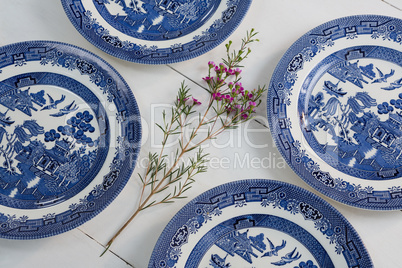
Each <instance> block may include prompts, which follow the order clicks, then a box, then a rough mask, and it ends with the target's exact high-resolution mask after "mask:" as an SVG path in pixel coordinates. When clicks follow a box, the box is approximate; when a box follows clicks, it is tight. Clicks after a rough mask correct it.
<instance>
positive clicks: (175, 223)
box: [148, 178, 373, 268]
mask: <svg viewBox="0 0 402 268" xmlns="http://www.w3.org/2000/svg"><path fill="white" fill-rule="evenodd" d="M258 184H264V185H270V186H272V185H274V186H278V188H280V187H286V188H287V189H290V190H291V191H297V192H298V193H300V194H301V196H307V197H308V199H309V201H310V202H314V204H315V205H318V204H319V205H320V206H321V207H325V209H326V212H327V214H330V217H331V218H335V217H336V218H337V219H338V220H339V221H340V222H342V223H343V224H344V225H345V226H347V227H348V232H347V233H348V234H353V235H354V242H355V245H356V244H358V245H359V246H358V248H359V249H361V250H363V251H364V252H360V253H361V255H362V256H364V257H365V258H367V259H366V261H367V262H368V264H370V265H371V266H370V267H372V266H373V263H372V259H371V257H370V255H369V252H368V251H367V249H366V247H365V245H364V242H363V240H362V239H361V237H360V235H359V234H358V233H357V231H356V230H355V228H354V227H353V226H352V225H351V224H350V222H349V221H348V220H347V219H346V217H345V216H343V215H342V214H341V213H340V212H339V211H338V210H337V209H336V208H335V207H334V206H332V205H331V204H330V203H329V202H328V201H326V200H324V199H323V198H322V197H320V196H318V195H317V194H315V193H313V192H310V191H309V190H307V189H305V188H302V187H300V186H297V185H294V184H291V183H288V182H284V181H279V180H273V179H263V178H257V179H255V178H254V179H241V180H237V181H231V182H228V183H224V184H220V185H218V186H215V187H213V188H210V189H208V190H206V191H204V192H203V193H201V194H199V195H197V196H196V197H195V198H193V199H192V200H190V201H189V202H187V203H186V204H185V205H184V206H182V207H181V208H180V209H179V210H178V211H177V212H176V213H175V215H174V216H173V217H172V218H171V219H170V220H169V222H168V223H167V224H166V225H165V227H164V228H163V231H162V232H161V234H160V236H159V237H158V239H157V242H156V243H155V245H154V248H153V251H152V254H151V257H150V260H149V262H148V268H155V267H157V266H155V263H156V261H158V260H159V261H160V259H157V257H158V254H159V255H162V254H166V252H164V253H158V252H159V251H160V248H163V249H164V250H165V249H166V244H169V243H170V241H171V238H172V237H173V236H174V235H175V233H176V231H177V230H178V229H177V228H174V227H180V226H183V225H185V224H186V221H187V220H189V219H191V217H190V216H189V215H186V212H187V211H188V210H189V209H190V208H191V207H194V206H195V205H196V202H197V200H199V201H202V200H207V199H208V197H213V196H214V194H217V193H222V192H225V189H226V188H232V187H233V188H234V187H236V186H244V187H246V186H247V187H248V189H250V188H251V187H253V186H255V187H256V185H258ZM267 187H268V186H267ZM231 192H233V194H235V191H234V190H232V191H231ZM299 201H300V200H299ZM308 204H310V203H308ZM223 209H224V208H222V210H223ZM182 214H184V215H185V216H183V215H182ZM249 214H250V213H249ZM251 214H253V213H251ZM260 214H261V213H260ZM194 215H195V213H192V216H194ZM241 215H243V214H241V213H240V214H239V215H237V214H236V215H234V216H233V217H238V216H241ZM266 215H270V214H269V213H266ZM292 215H293V214H292ZM181 218H182V219H181ZM218 221H219V219H218ZM219 222H220V221H219ZM296 224H297V222H296ZM172 227H173V228H172ZM212 228H213V227H212ZM362 258H363V257H362ZM158 267H159V266H158ZM166 267H167V266H166ZM175 267H176V266H175Z"/></svg>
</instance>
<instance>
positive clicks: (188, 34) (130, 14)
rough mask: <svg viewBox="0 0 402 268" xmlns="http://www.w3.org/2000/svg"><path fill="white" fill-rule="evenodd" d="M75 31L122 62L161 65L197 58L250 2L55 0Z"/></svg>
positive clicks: (232, 25) (231, 28)
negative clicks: (60, 3) (59, 0)
mask: <svg viewBox="0 0 402 268" xmlns="http://www.w3.org/2000/svg"><path fill="white" fill-rule="evenodd" d="M61 2H62V4H63V7H64V10H65V12H66V14H67V16H68V17H69V19H70V20H71V22H72V23H73V25H74V26H75V27H76V29H77V30H78V31H79V32H80V33H81V34H82V35H83V36H84V37H85V38H86V39H87V40H88V41H90V42H91V43H92V44H93V45H95V46H97V47H98V48H99V49H102V50H103V51H105V52H107V53H109V54H111V55H113V56H115V57H118V58H120V59H123V60H127V61H133V62H137V63H145V64H166V63H174V62H179V61H184V60H187V59H191V58H194V57H196V56H199V55H201V54H203V53H205V52H207V51H209V50H211V49H212V48H214V47H215V46H217V45H218V44H220V43H221V42H223V41H224V40H225V39H226V38H227V37H228V36H229V35H230V34H231V33H232V32H233V31H234V29H235V28H236V27H237V26H238V25H239V24H240V22H241V21H242V19H243V17H244V16H245V14H246V13H247V10H248V8H249V6H250V4H251V0H227V1H226V0H195V1H189V0H117V1H115V0H61Z"/></svg>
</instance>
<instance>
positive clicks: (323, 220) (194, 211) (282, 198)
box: [148, 179, 373, 268]
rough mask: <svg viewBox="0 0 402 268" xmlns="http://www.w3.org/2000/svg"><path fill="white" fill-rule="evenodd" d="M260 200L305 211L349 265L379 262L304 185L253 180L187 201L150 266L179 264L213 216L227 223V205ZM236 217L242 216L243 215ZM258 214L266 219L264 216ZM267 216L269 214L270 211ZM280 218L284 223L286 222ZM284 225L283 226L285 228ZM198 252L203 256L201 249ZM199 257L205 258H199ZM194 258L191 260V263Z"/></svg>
mask: <svg viewBox="0 0 402 268" xmlns="http://www.w3.org/2000/svg"><path fill="white" fill-rule="evenodd" d="M256 202H257V203H259V204H260V205H261V207H262V208H267V209H279V210H284V211H287V212H288V213H289V214H290V215H296V214H301V215H303V217H304V220H306V221H313V222H314V225H315V228H316V229H317V230H319V231H320V232H321V233H322V235H323V237H325V238H327V239H329V240H330V241H331V243H333V244H335V249H336V254H342V255H343V257H344V258H345V261H346V263H348V266H349V267H372V266H373V265H372V263H371V259H370V257H369V255H368V253H367V251H366V249H365V247H364V245H363V243H362V241H361V240H360V238H359V236H358V234H357V233H356V231H355V230H354V229H353V227H352V226H351V225H350V223H349V222H348V221H347V220H346V219H345V218H344V217H343V216H342V215H341V214H340V213H339V212H338V211H337V210H336V209H335V208H333V207H332V206H331V205H330V204H329V203H327V202H326V201H324V200H323V199H321V198H320V197H318V196H316V195H315V194H313V193H311V192H308V191H306V190H304V189H302V188H300V187H298V186H294V185H291V184H288V183H284V182H279V181H272V180H262V179H253V180H243V181H236V182H231V183H227V184H223V185H220V186H218V187H215V188H213V189H211V190H208V191H206V192H204V193H203V194H201V195H199V196H197V197H196V198H194V199H193V200H192V201H190V202H189V203H188V204H187V205H185V206H184V207H183V208H182V209H181V210H180V211H179V212H178V213H177V214H176V215H175V216H174V217H173V218H172V220H171V221H170V222H169V223H168V224H167V226H166V227H165V229H164V230H163V232H162V234H161V236H160V237H159V239H158V241H157V243H156V245H155V248H154V251H153V253H152V256H151V259H150V262H149V265H148V267H149V268H151V267H152V268H156V267H158V268H160V267H166V268H167V267H176V263H177V261H178V259H180V257H181V247H182V246H183V245H185V244H187V242H188V239H189V237H190V236H191V235H192V234H195V233H196V232H197V231H198V230H199V229H200V228H202V227H203V225H204V224H206V223H207V222H209V221H213V220H215V221H217V222H218V223H219V224H221V223H220V222H221V220H219V216H220V215H222V213H224V209H225V208H227V207H234V208H236V207H244V206H247V204H248V203H256ZM233 216H234V217H237V216H242V214H240V215H233ZM255 216H256V217H260V218H261V217H263V218H264V216H263V215H255ZM266 216H267V217H269V213H267V214H266ZM243 218H244V217H243ZM233 219H234V218H232V220H233ZM229 221H231V220H229ZM277 222H281V223H282V221H277ZM209 224H211V223H209ZM295 224H296V225H297V223H295ZM282 227H283V226H282ZM282 227H280V226H278V228H279V229H280V228H282ZM245 228H246V227H245ZM207 235H208V234H207ZM209 235H210V234H209ZM220 237H221V236H219V237H217V238H220ZM202 240H204V239H202ZM302 240H303V239H302ZM204 242H205V241H204ZM196 247H197V248H198V251H201V252H205V251H206V250H207V248H209V246H208V245H204V246H202V245H199V244H197V246H196ZM193 250H194V249H193ZM193 253H194V254H196V255H198V254H199V252H198V253H196V252H193ZM315 254H317V253H315ZM325 255H326V253H323V255H322V256H325ZM197 258H198V259H199V256H198V257H197ZM192 261H193V260H188V262H187V264H188V263H189V262H192ZM320 261H321V262H322V263H319V267H326V266H325V264H327V263H328V262H326V261H328V260H327V259H326V258H321V259H320ZM322 265H324V266H322ZM186 267H187V266H186ZM189 267H194V266H193V265H190V266H189Z"/></svg>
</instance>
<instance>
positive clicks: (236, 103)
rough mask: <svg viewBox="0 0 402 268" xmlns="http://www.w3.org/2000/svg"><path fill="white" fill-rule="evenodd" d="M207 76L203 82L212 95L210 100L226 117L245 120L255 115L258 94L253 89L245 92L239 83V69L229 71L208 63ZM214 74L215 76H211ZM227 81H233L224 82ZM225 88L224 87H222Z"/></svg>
mask: <svg viewBox="0 0 402 268" xmlns="http://www.w3.org/2000/svg"><path fill="white" fill-rule="evenodd" d="M208 66H209V70H210V72H209V76H207V77H204V78H203V80H204V81H205V82H206V83H207V84H208V86H209V90H210V92H211V94H212V100H213V101H216V102H217V105H218V106H221V107H223V109H224V110H225V112H226V113H227V114H228V115H232V116H233V118H238V119H242V120H246V119H248V118H250V116H251V114H253V113H255V107H257V103H256V101H257V100H258V99H259V97H260V94H259V93H258V92H257V91H256V90H255V89H254V90H252V91H248V90H245V89H244V87H243V85H242V83H240V82H239V80H240V79H239V75H240V73H241V70H240V69H239V68H235V69H230V68H227V67H226V66H225V64H223V63H220V64H219V65H216V64H215V63H214V62H212V61H210V62H208ZM211 71H212V73H213V72H215V76H212V75H211ZM228 79H231V80H234V81H231V82H228V83H227V82H226V81H227V80H228ZM224 86H226V87H224Z"/></svg>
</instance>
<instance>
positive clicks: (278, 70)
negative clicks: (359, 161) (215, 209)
mask: <svg viewBox="0 0 402 268" xmlns="http://www.w3.org/2000/svg"><path fill="white" fill-rule="evenodd" d="M356 19H358V20H359V22H361V21H364V20H370V19H371V20H373V19H378V20H382V21H386V22H387V23H389V22H390V21H391V22H392V21H399V23H402V20H401V19H399V18H396V17H391V16H387V15H377V14H358V15H350V16H344V17H339V18H336V19H333V20H330V21H326V22H324V23H322V24H320V25H318V26H316V27H314V28H312V29H310V30H308V31H307V32H305V33H304V34H303V35H301V36H300V37H299V38H297V39H296V40H295V41H294V42H293V43H292V45H291V46H290V47H288V49H286V51H285V52H284V53H283V54H282V57H281V58H280V60H279V61H278V62H277V65H276V67H275V69H274V71H273V73H272V76H271V80H270V83H269V87H268V94H267V119H268V123H269V129H270V133H271V136H272V138H273V140H274V142H275V145H276V147H277V149H278V151H279V152H280V154H281V156H282V157H283V158H284V160H285V161H286V163H287V164H288V166H289V167H290V168H291V169H292V170H293V171H294V172H295V173H296V175H297V176H298V177H299V178H300V179H302V180H303V181H304V182H305V183H307V184H308V185H309V186H310V187H312V188H313V189H315V190H317V191H318V192H320V193H321V194H323V195H325V196H327V197H329V198H331V199H332V200H334V201H336V202H339V203H341V204H345V205H348V206H351V207H355V208H359V209H365V210H377V211H392V210H399V209H401V208H402V199H400V200H401V201H400V202H399V204H397V205H386V206H384V205H381V204H377V205H368V204H361V203H356V202H352V201H351V200H345V199H344V198H342V197H341V196H338V195H336V194H334V191H335V190H332V189H326V188H324V186H323V185H320V184H315V183H314V181H313V180H312V179H310V178H306V177H307V175H303V174H302V172H301V171H300V170H299V168H296V167H294V165H293V164H292V162H291V160H290V159H289V156H288V155H290V154H291V153H290V152H286V151H285V149H284V148H283V146H282V145H281V142H280V140H279V138H278V134H279V133H278V130H277V127H275V125H274V122H273V117H275V116H274V112H273V97H274V95H276V94H275V93H274V91H277V90H275V89H274V88H277V86H276V85H273V83H274V82H279V80H275V78H276V77H278V75H279V74H282V75H283V74H284V73H283V70H284V69H285V68H286V67H287V66H288V63H289V62H290V61H286V60H287V59H289V58H292V57H294V56H295V55H296V54H297V53H300V52H301V50H302V49H303V48H305V47H304V46H303V47H301V46H300V48H298V45H300V44H299V43H300V42H302V41H303V39H305V38H307V37H309V36H310V34H311V33H313V32H317V31H320V32H322V31H323V30H324V29H328V28H329V27H330V26H334V24H336V23H338V22H340V21H353V20H356ZM343 25H344V26H345V27H346V26H348V25H347V24H345V23H344V24H343ZM356 25H357V24H356V23H354V24H349V26H356ZM378 27H379V26H378ZM399 30H401V29H399ZM343 38H344V37H343ZM331 41H332V38H331ZM352 46H354V47H355V46H356V45H352ZM345 48H347V47H343V49H345ZM274 80H275V81H274ZM297 93H298V92H297ZM275 121H278V120H275ZM292 138H293V137H292ZM292 148H293V147H292ZM303 148H305V147H303ZM290 150H291V149H289V150H288V151H290ZM303 171H304V170H303ZM340 179H343V178H340ZM387 204H388V203H387Z"/></svg>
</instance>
